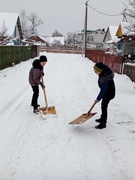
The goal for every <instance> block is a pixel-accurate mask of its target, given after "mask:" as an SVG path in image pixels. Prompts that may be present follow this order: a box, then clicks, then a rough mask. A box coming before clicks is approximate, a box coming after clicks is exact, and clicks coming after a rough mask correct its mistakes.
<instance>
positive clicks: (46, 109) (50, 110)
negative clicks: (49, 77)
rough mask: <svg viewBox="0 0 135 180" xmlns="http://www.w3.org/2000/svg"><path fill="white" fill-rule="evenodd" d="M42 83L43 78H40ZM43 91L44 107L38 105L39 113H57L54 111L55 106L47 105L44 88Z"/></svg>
mask: <svg viewBox="0 0 135 180" xmlns="http://www.w3.org/2000/svg"><path fill="white" fill-rule="evenodd" d="M42 83H43V85H44V81H43V78H42ZM43 92H44V98H45V104H46V107H40V108H39V110H40V111H41V113H42V114H44V115H46V114H57V113H56V109H55V106H50V107H48V102H47V96H46V91H45V88H43Z"/></svg>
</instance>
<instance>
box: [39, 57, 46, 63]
mask: <svg viewBox="0 0 135 180" xmlns="http://www.w3.org/2000/svg"><path fill="white" fill-rule="evenodd" d="M39 61H40V62H47V57H46V56H43V55H42V56H40V58H39Z"/></svg>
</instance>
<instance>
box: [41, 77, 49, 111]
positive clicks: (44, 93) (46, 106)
mask: <svg viewBox="0 0 135 180" xmlns="http://www.w3.org/2000/svg"><path fill="white" fill-rule="evenodd" d="M42 83H43V85H44V80H43V77H42ZM43 91H44V98H45V104H46V108H48V102H47V96H46V91H45V88H44V89H43Z"/></svg>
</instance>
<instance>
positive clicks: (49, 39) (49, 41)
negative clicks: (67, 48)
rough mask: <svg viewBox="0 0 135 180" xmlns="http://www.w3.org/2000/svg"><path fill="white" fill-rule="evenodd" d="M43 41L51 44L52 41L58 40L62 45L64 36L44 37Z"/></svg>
mask: <svg viewBox="0 0 135 180" xmlns="http://www.w3.org/2000/svg"><path fill="white" fill-rule="evenodd" d="M45 41H46V42H48V43H49V44H53V42H54V41H59V42H60V43H61V44H62V45H64V37H45Z"/></svg>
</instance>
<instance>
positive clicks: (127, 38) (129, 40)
mask: <svg viewBox="0 0 135 180" xmlns="http://www.w3.org/2000/svg"><path fill="white" fill-rule="evenodd" d="M116 36H117V37H118V38H119V39H120V41H119V43H118V49H121V51H122V55H123V57H124V58H125V59H135V30H134V28H132V27H131V25H130V24H129V23H128V22H121V23H120V24H119V27H118V29H117V32H116Z"/></svg>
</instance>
